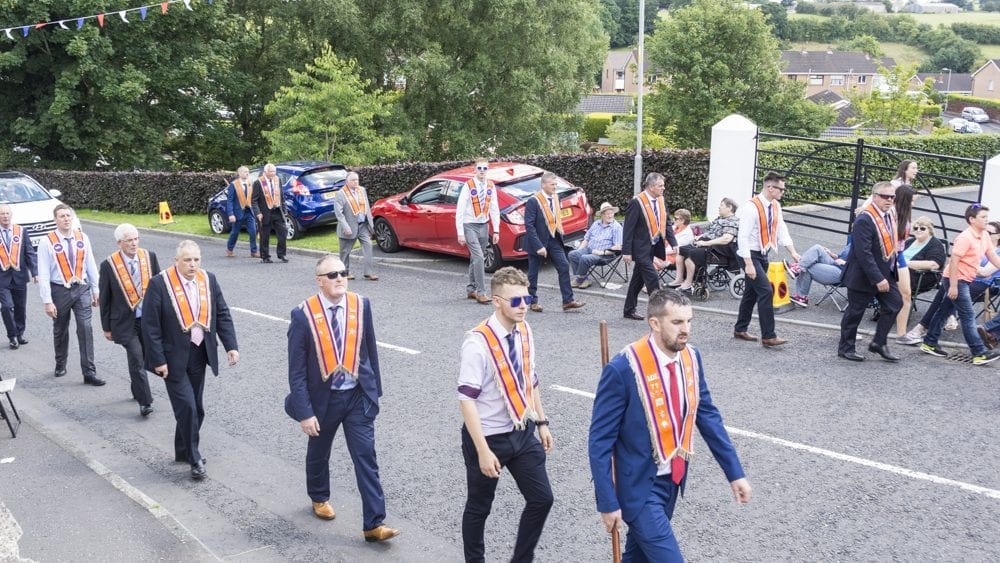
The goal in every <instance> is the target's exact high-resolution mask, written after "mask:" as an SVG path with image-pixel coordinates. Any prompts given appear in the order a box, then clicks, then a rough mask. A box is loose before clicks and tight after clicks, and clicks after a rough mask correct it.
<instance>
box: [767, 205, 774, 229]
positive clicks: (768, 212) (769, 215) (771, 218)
mask: <svg viewBox="0 0 1000 563" xmlns="http://www.w3.org/2000/svg"><path fill="white" fill-rule="evenodd" d="M773 205H774V204H773V203H772V204H771V205H768V206H767V230H768V232H770V231H771V225H772V224H773V223H774V216H772V215H771V206H773Z"/></svg>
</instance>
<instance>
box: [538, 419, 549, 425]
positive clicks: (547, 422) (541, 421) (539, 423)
mask: <svg viewBox="0 0 1000 563" xmlns="http://www.w3.org/2000/svg"><path fill="white" fill-rule="evenodd" d="M548 425H549V419H547V418H546V419H545V420H536V421H535V426H548Z"/></svg>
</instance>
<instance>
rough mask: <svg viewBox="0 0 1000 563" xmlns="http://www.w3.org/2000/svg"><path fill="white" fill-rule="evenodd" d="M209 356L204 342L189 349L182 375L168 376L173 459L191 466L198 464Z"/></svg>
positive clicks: (173, 374) (172, 374) (171, 373)
mask: <svg viewBox="0 0 1000 563" xmlns="http://www.w3.org/2000/svg"><path fill="white" fill-rule="evenodd" d="M207 365H208V356H207V354H206V352H205V343H204V342H202V343H201V344H200V345H198V346H194V345H192V346H191V350H189V351H188V364H187V369H186V370H184V371H183V372H181V373H174V372H172V371H171V372H169V373H168V374H167V379H166V380H165V381H166V383H167V395H169V396H170V406H171V407H173V409H174V420H176V421H177V426H176V428H175V430H174V457H176V458H177V459H186V460H187V461H188V463H190V464H191V465H194V464H195V463H197V462H199V461H201V457H202V456H201V452H200V451H198V439H199V436H198V433H199V432H200V431H201V423H202V422H204V421H205V407H204V406H203V405H202V402H201V399H202V395H203V394H204V391H205V366H207Z"/></svg>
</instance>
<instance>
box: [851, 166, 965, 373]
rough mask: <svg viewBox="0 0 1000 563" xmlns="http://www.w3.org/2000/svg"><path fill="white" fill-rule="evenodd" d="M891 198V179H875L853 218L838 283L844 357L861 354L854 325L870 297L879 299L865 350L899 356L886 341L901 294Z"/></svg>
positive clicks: (892, 357) (893, 358)
mask: <svg viewBox="0 0 1000 563" xmlns="http://www.w3.org/2000/svg"><path fill="white" fill-rule="evenodd" d="M895 201H896V188H895V187H893V185H892V183H890V182H879V183H877V184H875V186H874V188H873V189H872V199H871V201H870V202H869V203H868V204H866V205H865V206H863V207H862V208H861V210H860V211H859V213H858V217H857V219H855V220H854V227H853V229H852V231H851V232H852V236H851V240H852V242H851V251H850V253H849V254H848V255H847V265H846V266H845V267H844V277H843V279H842V280H841V285H843V286H844V287H846V288H847V309H846V310H845V311H844V316H843V318H842V319H841V322H840V343H839V344H838V346H837V355H838V356H840V357H841V358H844V359H845V360H850V361H852V362H860V361H863V360H864V359H865V357H864V356H862V355H861V354H858V353H857V352H856V351H855V343H856V341H857V334H858V324H859V323H860V322H861V319H862V317H864V315H865V309H867V308H868V305H869V304H871V302H872V299H877V300H878V303H879V311H880V315H879V318H878V324H877V325H875V336H873V337H872V341H871V344H869V345H868V351H869V352H873V353H875V354H878V355H879V356H882V358H883V359H884V360H886V361H888V362H898V361H899V357H898V356H895V355H893V354H892V353H891V352H889V347H888V345H887V344H886V338H887V337H888V335H889V331H890V330H891V329H892V327H893V325H895V324H896V313H898V312H899V309H900V307H902V306H903V297H902V296H901V295H900V294H899V288H897V287H896V280H897V278H898V275H899V271H898V270H897V265H898V262H897V261H896V253H897V252H902V250H903V249H902V248H896V246H897V237H896V216H895V214H894V213H893V212H892V208H893V204H894V203H895ZM973 331H975V328H973Z"/></svg>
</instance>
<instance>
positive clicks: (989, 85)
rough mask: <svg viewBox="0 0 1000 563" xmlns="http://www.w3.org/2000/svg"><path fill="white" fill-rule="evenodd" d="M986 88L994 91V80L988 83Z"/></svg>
mask: <svg viewBox="0 0 1000 563" xmlns="http://www.w3.org/2000/svg"><path fill="white" fill-rule="evenodd" d="M986 89H987V90H989V91H990V92H992V91H993V81H992V80H990V83H989V84H987V85H986Z"/></svg>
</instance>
